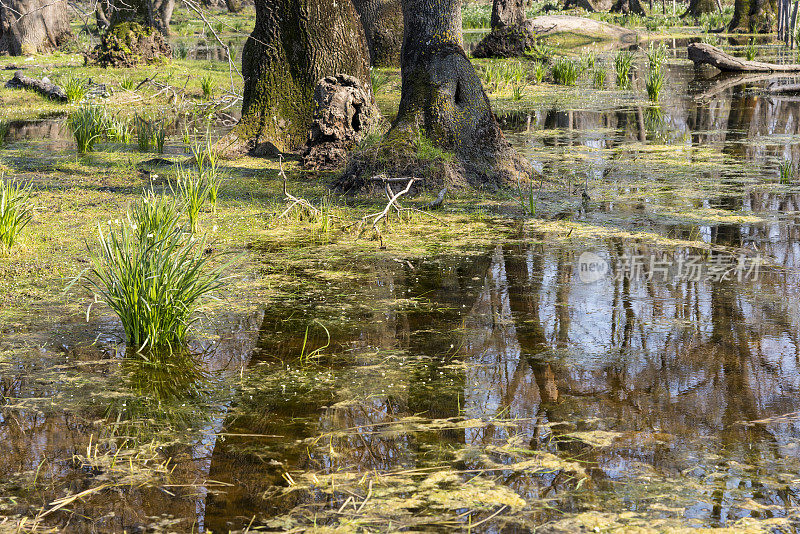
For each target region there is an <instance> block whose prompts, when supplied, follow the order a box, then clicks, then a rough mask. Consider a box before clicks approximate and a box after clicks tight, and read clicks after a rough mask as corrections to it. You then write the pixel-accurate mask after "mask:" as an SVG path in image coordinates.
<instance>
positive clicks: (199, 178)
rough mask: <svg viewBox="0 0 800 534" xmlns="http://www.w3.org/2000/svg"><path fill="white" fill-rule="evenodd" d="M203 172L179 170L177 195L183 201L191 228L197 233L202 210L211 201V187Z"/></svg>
mask: <svg viewBox="0 0 800 534" xmlns="http://www.w3.org/2000/svg"><path fill="white" fill-rule="evenodd" d="M203 174H204V173H203V172H194V171H192V170H189V169H184V168H183V167H181V168H179V169H178V176H177V188H176V189H177V191H176V192H177V194H178V196H179V197H180V198H181V200H182V201H183V208H184V211H185V212H186V216H187V217H188V218H189V227H190V228H191V230H192V232H197V230H198V228H199V223H200V210H201V209H202V208H203V204H205V203H206V201H207V200H208V199H209V194H210V191H209V190H210V187H209V184H208V180H206V179H205V177H204V176H203Z"/></svg>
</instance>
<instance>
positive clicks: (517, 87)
mask: <svg viewBox="0 0 800 534" xmlns="http://www.w3.org/2000/svg"><path fill="white" fill-rule="evenodd" d="M525 87H527V85H526V84H524V83H515V84H514V85H512V86H511V99H512V100H522V97H523V95H524V92H525Z"/></svg>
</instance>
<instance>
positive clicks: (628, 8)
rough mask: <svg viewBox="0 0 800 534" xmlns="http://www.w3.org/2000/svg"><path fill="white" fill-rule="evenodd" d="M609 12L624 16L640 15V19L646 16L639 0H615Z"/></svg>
mask: <svg viewBox="0 0 800 534" xmlns="http://www.w3.org/2000/svg"><path fill="white" fill-rule="evenodd" d="M611 12H612V13H624V14H625V15H629V14H633V15H640V16H642V17H644V16H647V13H646V12H645V10H644V7H642V4H641V2H639V0H617V1H616V2H615V3H614V5H613V6H611Z"/></svg>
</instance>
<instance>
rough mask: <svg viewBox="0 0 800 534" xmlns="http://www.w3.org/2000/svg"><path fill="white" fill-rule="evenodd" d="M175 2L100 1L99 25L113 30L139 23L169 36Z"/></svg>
mask: <svg viewBox="0 0 800 534" xmlns="http://www.w3.org/2000/svg"><path fill="white" fill-rule="evenodd" d="M174 9H175V0H100V1H99V2H97V11H96V14H97V24H98V26H100V27H103V28H111V27H114V26H116V25H117V24H120V23H122V22H138V23H139V24H141V25H142V26H146V27H149V28H155V29H156V30H158V31H159V32H161V34H162V35H169V21H170V20H172V12H173V11H174Z"/></svg>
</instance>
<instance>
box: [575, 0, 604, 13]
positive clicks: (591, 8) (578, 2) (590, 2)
mask: <svg viewBox="0 0 800 534" xmlns="http://www.w3.org/2000/svg"><path fill="white" fill-rule="evenodd" d="M613 5H614V2H613V1H612V0H565V2H564V8H563V9H565V10H567V9H572V8H574V7H579V8H582V9H585V10H586V11H588V12H589V13H602V12H604V11H608V10H610V9H611V7H612V6H613Z"/></svg>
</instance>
